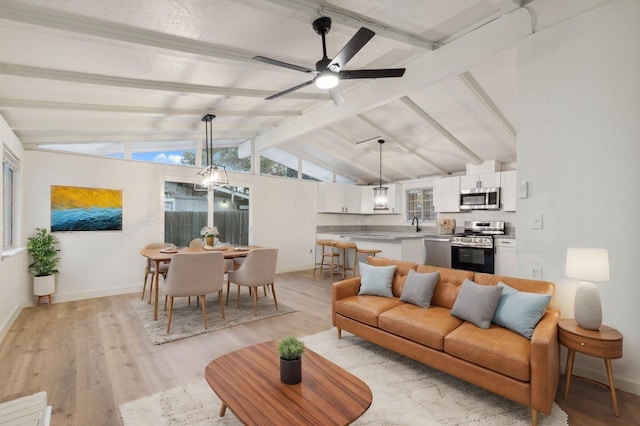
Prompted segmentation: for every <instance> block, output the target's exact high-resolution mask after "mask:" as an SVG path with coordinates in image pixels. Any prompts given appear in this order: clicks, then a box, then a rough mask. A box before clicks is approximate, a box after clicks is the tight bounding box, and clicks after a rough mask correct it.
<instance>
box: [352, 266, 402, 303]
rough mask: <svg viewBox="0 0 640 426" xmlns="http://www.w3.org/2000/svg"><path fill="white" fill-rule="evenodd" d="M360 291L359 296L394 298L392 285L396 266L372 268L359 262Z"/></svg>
mask: <svg viewBox="0 0 640 426" xmlns="http://www.w3.org/2000/svg"><path fill="white" fill-rule="evenodd" d="M359 268H360V291H359V292H358V294H371V295H374V296H382V297H393V292H392V291H391V284H392V283H393V274H394V272H395V271H396V265H391V266H371V265H369V264H366V263H362V262H359Z"/></svg>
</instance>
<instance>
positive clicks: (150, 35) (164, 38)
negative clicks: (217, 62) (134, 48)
mask: <svg viewBox="0 0 640 426" xmlns="http://www.w3.org/2000/svg"><path fill="white" fill-rule="evenodd" d="M0 18H2V19H6V20H10V21H15V22H22V23H25V24H31V25H36V26H39V27H46V28H53V29H57V30H62V31H67V32H73V33H78V34H84V35H88V36H93V37H100V38H104V39H109V40H117V41H122V42H125V43H135V44H139V45H144V46H150V47H155V48H159V49H163V50H172V51H176V52H182V53H189V54H195V55H200V56H205V57H210V58H222V59H228V60H232V61H241V62H247V63H255V61H253V60H252V59H251V58H252V57H254V56H255V55H256V53H255V52H252V51H248V50H242V49H235V48H229V47H226V46H221V45H217V44H214V43H207V42H203V41H200V40H194V39H189V38H185V37H180V36H176V35H172V34H167V33H163V32H159V31H152V30H147V29H144V28H138V27H133V26H130V25H125V24H120V23H117V22H107V21H103V20H101V19H97V18H92V17H89V16H83V15H78V14H74V13H69V12H62V11H59V10H55V9H49V8H45V7H40V6H34V5H29V4H24V3H22V4H21V3H18V2H4V1H3V2H0Z"/></svg>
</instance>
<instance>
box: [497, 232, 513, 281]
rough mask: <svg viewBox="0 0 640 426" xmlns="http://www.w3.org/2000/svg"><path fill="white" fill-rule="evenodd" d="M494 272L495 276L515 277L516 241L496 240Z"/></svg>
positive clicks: (510, 239)
mask: <svg viewBox="0 0 640 426" xmlns="http://www.w3.org/2000/svg"><path fill="white" fill-rule="evenodd" d="M494 241H495V254H496V256H495V259H494V262H495V264H494V270H495V274H496V275H506V276H508V277H515V276H517V275H516V268H517V267H516V265H517V263H516V240H515V239H513V238H496V239H495V240H494Z"/></svg>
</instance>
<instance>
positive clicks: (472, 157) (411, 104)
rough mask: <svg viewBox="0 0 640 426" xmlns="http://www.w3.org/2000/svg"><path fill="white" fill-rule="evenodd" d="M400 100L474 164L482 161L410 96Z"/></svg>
mask: <svg viewBox="0 0 640 426" xmlns="http://www.w3.org/2000/svg"><path fill="white" fill-rule="evenodd" d="M400 101H401V102H402V103H403V104H405V105H406V106H407V107H409V109H410V110H411V111H413V112H415V113H416V114H417V115H418V116H419V117H420V118H422V119H423V120H425V121H426V122H427V123H429V124H430V125H431V127H433V128H434V129H435V130H436V131H437V132H438V133H440V134H441V135H442V136H444V138H445V139H446V140H448V141H449V142H451V144H452V145H453V146H454V147H455V148H456V149H458V151H460V153H462V154H463V155H464V156H466V157H467V158H469V159H470V160H471V161H472V162H473V163H474V164H480V163H482V159H481V158H480V157H479V156H478V155H477V154H476V153H475V152H473V151H471V150H470V149H469V148H468V147H467V146H466V145H465V144H463V143H462V142H460V141H459V140H458V138H456V137H455V136H453V135H452V134H451V133H449V131H448V130H447V129H445V128H444V127H443V126H442V125H441V124H440V123H438V121H437V120H436V119H435V118H433V117H431V116H430V115H429V114H428V113H427V112H426V111H425V110H423V109H422V108H420V106H418V105H417V104H416V103H415V102H413V101H412V100H411V99H410V98H409V97H408V96H403V97H401V98H400Z"/></svg>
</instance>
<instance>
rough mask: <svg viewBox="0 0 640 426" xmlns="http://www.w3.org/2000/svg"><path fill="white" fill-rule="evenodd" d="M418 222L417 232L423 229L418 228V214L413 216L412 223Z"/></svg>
mask: <svg viewBox="0 0 640 426" xmlns="http://www.w3.org/2000/svg"><path fill="white" fill-rule="evenodd" d="M414 222H415V223H416V232H420V231H421V230H422V229H421V228H418V218H417V217H416V216H414V217H413V219H411V224H412V225H413V223H414Z"/></svg>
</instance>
